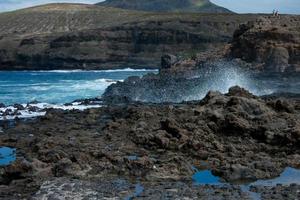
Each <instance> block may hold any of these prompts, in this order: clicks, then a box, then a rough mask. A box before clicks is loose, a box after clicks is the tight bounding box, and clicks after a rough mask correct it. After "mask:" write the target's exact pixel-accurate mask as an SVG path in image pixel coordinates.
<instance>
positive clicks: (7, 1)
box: [0, 0, 300, 14]
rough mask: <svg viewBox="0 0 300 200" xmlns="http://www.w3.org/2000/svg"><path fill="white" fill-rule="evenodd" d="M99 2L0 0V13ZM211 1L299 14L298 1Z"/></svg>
mask: <svg viewBox="0 0 300 200" xmlns="http://www.w3.org/2000/svg"><path fill="white" fill-rule="evenodd" d="M100 1H102V0H0V12H4V11H10V10H16V9H20V8H26V7H30V6H35V5H41V4H46V3H55V2H65V3H87V4H94V3H97V2H100ZM140 1H142V0H140ZM211 1H212V2H213V3H215V4H218V5H220V6H223V7H226V8H228V9H230V10H232V11H234V12H237V13H270V12H272V10H273V9H277V10H279V12H280V13H289V14H300V0H211Z"/></svg>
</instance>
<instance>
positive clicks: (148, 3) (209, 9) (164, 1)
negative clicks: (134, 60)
mask: <svg viewBox="0 0 300 200" xmlns="http://www.w3.org/2000/svg"><path fill="white" fill-rule="evenodd" d="M98 5H101V6H110V7H116V8H123V9H130V10H142V11H152V12H200V13H231V11H230V10H228V9H226V8H223V7H220V6H217V5H215V4H213V3H211V2H210V1H209V0H106V1H104V2H101V3H98Z"/></svg>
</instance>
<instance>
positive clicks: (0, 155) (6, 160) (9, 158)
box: [0, 147, 16, 166]
mask: <svg viewBox="0 0 300 200" xmlns="http://www.w3.org/2000/svg"><path fill="white" fill-rule="evenodd" d="M15 160H16V149H12V148H9V147H1V148H0V166H6V165H9V164H11V163H12V162H14V161H15Z"/></svg>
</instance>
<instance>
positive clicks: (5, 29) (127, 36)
mask: <svg viewBox="0 0 300 200" xmlns="http://www.w3.org/2000/svg"><path fill="white" fill-rule="evenodd" d="M256 18H257V16H256V15H237V14H227V13H225V14H224V13H212V14H206V13H205V14H203V13H182V12H180V13H168V12H142V11H132V10H125V9H119V8H112V7H110V8H108V7H104V6H97V5H85V4H48V5H43V6H37V7H33V8H27V9H22V10H17V11H13V12H7V13H1V14H0V70H3V69H5V70H8V69H9V70H11V69H14V70H19V69H27V70H29V69H38V70H42V69H43V70H45V69H113V68H114V67H115V68H118V67H134V68H150V67H153V68H156V67H158V66H159V63H160V58H161V55H163V54H165V53H172V54H178V55H182V56H186V55H191V54H193V52H195V51H197V52H198V51H204V50H206V49H207V48H210V47H211V46H212V47H215V46H217V45H223V44H226V43H228V42H229V41H230V40H231V38H232V35H233V32H234V31H235V30H236V29H237V28H238V26H239V24H240V23H244V22H246V21H249V20H253V19H256Z"/></svg>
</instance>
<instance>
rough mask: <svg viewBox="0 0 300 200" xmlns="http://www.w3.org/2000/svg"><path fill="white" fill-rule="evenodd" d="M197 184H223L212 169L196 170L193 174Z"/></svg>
mask: <svg viewBox="0 0 300 200" xmlns="http://www.w3.org/2000/svg"><path fill="white" fill-rule="evenodd" d="M192 179H193V182H194V184H195V185H205V184H209V185H220V184H222V183H221V181H220V178H219V177H217V176H215V175H213V174H212V172H211V170H202V171H198V170H197V171H196V173H195V174H193V176H192Z"/></svg>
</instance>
